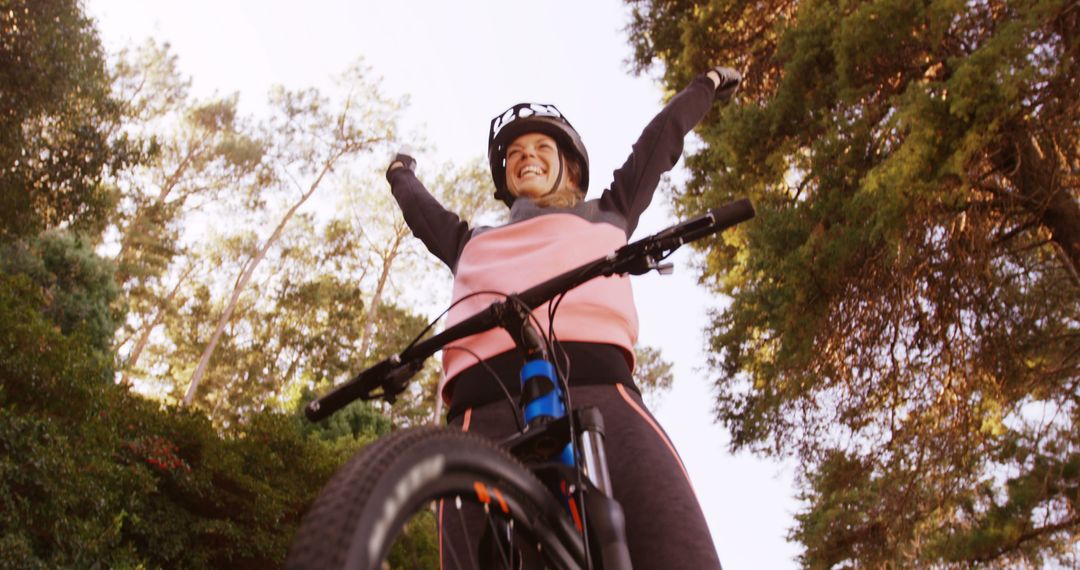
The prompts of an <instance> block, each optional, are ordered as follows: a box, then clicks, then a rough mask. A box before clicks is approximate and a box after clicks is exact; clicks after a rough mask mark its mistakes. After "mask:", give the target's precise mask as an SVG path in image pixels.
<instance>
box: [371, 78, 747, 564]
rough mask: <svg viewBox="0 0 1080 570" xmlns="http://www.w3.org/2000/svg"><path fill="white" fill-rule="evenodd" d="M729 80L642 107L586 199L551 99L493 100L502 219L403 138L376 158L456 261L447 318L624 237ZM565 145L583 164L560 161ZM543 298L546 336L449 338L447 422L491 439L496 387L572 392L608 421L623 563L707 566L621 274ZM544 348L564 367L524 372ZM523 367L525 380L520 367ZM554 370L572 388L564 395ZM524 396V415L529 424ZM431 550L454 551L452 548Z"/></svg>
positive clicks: (688, 489)
mask: <svg viewBox="0 0 1080 570" xmlns="http://www.w3.org/2000/svg"><path fill="white" fill-rule="evenodd" d="M740 80H741V76H740V75H739V74H738V72H736V71H734V70H732V69H728V68H720V67H718V68H715V69H713V70H710V71H708V72H707V73H704V74H702V75H701V76H699V77H698V78H696V79H695V80H694V81H693V82H691V83H690V85H688V86H687V87H686V88H685V89H683V90H682V91H681V92H680V93H679V94H678V95H676V96H675V97H674V98H673V99H672V100H671V102H669V103H668V105H667V106H666V107H664V109H663V110H662V111H660V113H658V114H657V115H656V116H655V117H654V118H653V119H652V121H650V122H649V124H648V125H647V126H646V127H645V129H644V130H643V131H642V132H641V134H640V136H639V137H638V139H637V142H636V143H635V144H634V145H633V151H632V152H631V154H630V156H629V157H628V158H627V159H626V161H625V163H624V164H623V166H622V167H620V168H619V169H618V170H616V171H615V173H614V174H613V179H612V181H611V182H610V185H609V186H608V187H607V188H606V189H605V190H603V191H602V192H601V193H600V197H599V198H598V199H596V200H589V201H584V199H583V198H584V194H585V191H587V189H588V187H587V184H588V165H589V163H588V154H587V153H586V151H585V147H584V144H582V142H581V137H580V136H579V135H578V134H577V131H576V130H575V129H574V128H573V127H572V126H571V125H570V122H569V121H567V120H566V118H565V117H563V116H562V114H561V113H560V112H559V111H558V110H557V109H555V107H554V106H551V105H537V104H530V103H520V104H518V105H514V106H513V107H511V108H510V109H508V110H507V111H506V112H504V113H501V114H499V115H497V116H496V117H495V118H494V119H492V121H491V130H490V131H489V139H488V141H489V142H488V159H489V161H490V164H491V177H492V182H493V183H494V184H495V187H496V188H497V191H496V193H495V196H496V197H497V198H499V199H501V200H503V201H504V202H505V203H506V204H507V206H509V207H510V223H508V224H505V225H502V226H497V227H483V226H481V227H470V225H469V224H468V223H467V222H465V221H463V220H462V219H461V218H460V217H459V216H458V215H457V214H455V213H453V212H451V211H449V210H447V209H446V208H444V207H443V206H442V205H441V204H439V203H438V202H437V201H436V200H435V199H434V197H433V196H432V195H431V194H430V193H429V192H428V191H427V189H426V188H425V187H424V185H423V183H421V182H420V180H419V179H418V178H417V176H416V173H415V172H414V169H415V167H416V160H415V159H413V158H412V157H411V156H409V155H407V154H405V153H399V154H398V155H397V156H396V157H395V158H394V159H393V160H392V161H391V164H390V168H389V169H388V170H387V173H386V178H387V181H388V182H390V186H391V192H392V193H393V195H394V198H395V200H397V203H398V205H399V206H400V207H401V210H402V213H403V215H404V217H405V221H406V222H407V223H408V224H409V227H410V229H412V231H413V234H414V235H415V236H416V237H417V238H419V239H420V240H421V241H423V242H424V244H425V245H426V246H427V248H428V249H429V250H430V251H431V252H432V253H433V254H435V255H436V256H437V257H438V258H439V259H440V260H442V261H443V262H444V263H446V265H447V267H448V268H450V270H451V271H452V272H453V274H454V300H455V302H454V303H453V304H452V305H451V308H450V310H449V314H448V316H447V323H446V326H447V328H448V329H449V328H450V327H452V326H454V325H455V324H458V323H461V322H463V321H465V320H466V319H468V318H469V317H471V316H472V315H474V314H476V313H477V312H479V311H480V310H482V309H484V308H486V306H487V305H488V304H490V303H491V302H493V301H496V300H501V299H502V298H503V297H506V296H507V295H510V294H513V293H515V292H519V291H524V290H526V289H528V288H530V287H533V286H535V285H537V284H538V283H542V282H544V281H547V280H548V279H551V278H553V277H555V276H556V275H560V274H563V273H565V272H567V271H571V270H573V269H574V267H576V266H578V265H580V264H582V263H585V262H587V261H590V260H592V259H596V258H601V257H603V256H605V255H608V254H610V253H611V252H612V251H614V250H616V249H617V248H619V247H621V246H624V245H626V244H627V241H628V239H629V237H630V235H631V234H632V233H633V232H634V229H635V228H636V227H637V225H638V222H639V219H640V217H641V214H642V213H643V212H644V211H645V210H646V208H647V207H648V206H649V203H650V202H651V201H652V197H653V193H654V192H655V190H656V187H657V184H658V183H659V182H660V177H661V176H662V175H663V173H665V172H667V171H668V170H670V169H671V168H672V167H674V166H675V163H676V161H677V160H678V158H679V156H680V155H681V152H682V146H683V140H684V138H685V137H686V135H687V134H688V133H689V131H690V130H691V129H692V128H693V127H694V126H695V125H696V124H697V123H698V122H700V121H701V120H702V118H704V116H705V113H706V112H708V111H709V109H710V108H711V107H712V104H713V102H714V101H717V100H719V101H722V102H727V101H729V100H730V98H731V96H732V94H733V93H734V91H735V89H736V88H737V87H738V85H739V81H740ZM571 161H573V162H575V163H576V164H577V167H578V168H580V172H579V173H577V172H575V173H570V172H569V169H568V168H567V166H566V165H567V164H568V163H570V162H571ZM564 199H565V201H564ZM553 202H558V203H557V204H553ZM554 205H558V206H559V207H552V206H554ZM553 305H554V307H551V306H548V305H543V306H541V307H539V308H537V309H536V310H535V311H534V312H533V314H534V315H535V317H536V318H535V321H536V323H535V324H536V326H537V328H538V329H540V331H539V333H540V335H542V336H543V337H544V339H550V348H549V349H546V350H545V349H540V348H535V349H529V350H524V349H523V350H516V349H515V348H516V347H515V344H514V342H513V340H512V338H511V337H510V335H507V334H506V333H505V331H502V330H489V331H486V332H482V333H479V334H474V335H471V336H468V337H465V338H462V339H461V340H460V341H455V342H453V343H451V344H449V345H447V346H446V349H444V351H443V373H444V380H443V381H442V382H441V383H440V386H439V392H440V394H441V395H442V397H443V400H444V401H445V402H446V403H447V404H448V405H449V407H450V410H449V413H448V415H447V422H448V423H449V424H450V425H452V426H455V427H458V428H460V429H461V430H462V431H468V432H471V433H479V434H481V435H483V436H485V437H488V438H490V439H492V440H494V441H503V440H505V439H506V438H507V437H508V436H510V435H512V434H514V433H515V432H516V430H517V429H518V426H520V425H522V422H521V421H519V420H518V419H517V418H516V417H514V416H510V415H508V414H507V413H506V405H505V401H503V400H502V395H503V394H508V395H516V394H519V393H520V394H521V397H522V398H523V399H526V400H527V401H534V402H535V401H538V400H529V398H537V399H538V398H540V397H547V395H549V394H554V398H556V399H557V400H558V401H559V402H560V404H559V405H566V406H567V407H569V404H568V403H566V404H563V402H569V401H570V398H571V395H572V399H573V401H574V402H576V403H577V404H578V405H581V404H583V403H584V404H586V405H589V406H594V407H595V408H596V409H597V410H599V411H600V413H601V414H602V415H603V417H604V424H605V425H606V429H605V432H606V444H605V445H606V448H607V460H608V463H607V465H608V466H609V467H610V474H611V484H612V486H611V488H612V494H613V496H614V498H615V499H616V500H617V501H618V503H619V504H620V505H621V506H622V510H623V512H624V513H625V515H626V519H625V520H626V526H625V528H626V543H627V546H628V548H629V557H630V559H631V560H632V561H633V566H634V567H635V568H642V569H649V568H701V569H707V568H719V567H720V563H719V560H718V557H717V554H716V549H715V546H714V544H713V541H712V539H711V536H710V534H709V529H708V526H707V524H706V522H705V517H704V513H703V512H702V510H701V507H700V505H699V503H698V499H697V497H696V495H695V492H694V489H693V486H692V484H691V482H690V478H689V475H688V473H687V471H686V468H685V466H684V465H683V463H682V459H681V458H680V457H679V455H678V453H676V451H675V447H674V445H673V444H672V443H671V441H670V440H669V439H668V436H667V434H666V433H665V432H664V431H663V430H662V429H661V428H660V427H659V424H658V423H657V422H656V420H655V419H654V418H653V416H652V414H651V412H649V411H648V409H647V408H646V406H645V404H644V403H643V402H642V400H641V395H640V391H639V389H638V386H637V384H636V382H635V380H634V368H635V364H636V363H635V357H634V346H635V344H636V341H637V336H638V318H637V310H636V307H635V303H634V299H633V294H632V292H631V290H630V281H629V278H628V276H626V275H621V276H611V277H609V278H607V279H603V280H597V281H592V282H589V283H586V284H584V285H581V286H580V287H577V288H575V289H573V290H571V291H570V292H568V293H567V294H566V295H565V296H563V297H560V298H559V300H558V301H557V302H555V303H553ZM556 308H557V309H558V315H557V318H556V313H555V311H556ZM447 349H456V350H447ZM549 355H550V357H551V358H553V359H555V360H556V361H558V362H559V364H560V366H561V367H562V369H563V370H565V372H563V373H562V374H560V375H559V379H560V382H559V383H555V382H554V380H555V379H554V378H550V379H549V381H548V384H543V383H534V380H535V377H532V378H530V379H529V380H528V381H527V382H526V381H525V378H527V376H526V373H525V370H526V368H522V367H523V365H524V366H526V367H527V366H529V365H533V364H535V363H537V362H542V363H544V364H548V365H550V363H549V362H548V361H547V358H548V356H549ZM477 361H479V362H477ZM526 361H528V365H526ZM492 372H494V374H492ZM519 372H520V376H521V378H522V382H524V384H520V383H519V382H518V377H519ZM499 383H502V384H503V386H501V387H499ZM560 386H563V387H565V388H566V390H567V391H568V394H567V395H566V398H565V399H564V398H563V388H562V387H560ZM500 388H501V389H502V392H500ZM530 406H531V404H530ZM530 409H531V408H530V407H526V413H525V416H526V417H525V418H524V421H525V422H528V423H529V424H530V425H535V424H533V418H532V417H529V410H530ZM567 461H568V462H570V463H572V462H573V460H572V458H571V459H569V460H567ZM657 482H663V484H660V485H657ZM440 515H441V511H440ZM619 518H621V516H620V517H619ZM439 520H440V521H441V520H442V518H441V517H440V519H439ZM471 528H472V523H471V522H466V521H465V520H461V521H460V522H459V521H458V519H456V518H454V517H448V520H447V521H446V524H445V527H443V526H440V529H439V532H440V534H439V536H440V542H439V544H440V547H441V548H443V549H444V552H445V551H446V550H445V546H444V545H450V546H451V547H454V546H457V547H460V546H461V545H465V546H466V547H467V548H466V549H467V550H469V551H472V550H475V546H476V545H474V544H471V542H470V540H469V539H468V537H469V536H478V535H479V533H477V532H472V531H471V530H470V529H471ZM675 529H678V530H677V531H676V530H675ZM451 551H452V548H451ZM443 563H444V565H448V566H446V567H451V566H449V565H451V561H450V560H447V559H444V560H443ZM454 564H455V565H454V566H452V567H457V566H456V561H455V562H454Z"/></svg>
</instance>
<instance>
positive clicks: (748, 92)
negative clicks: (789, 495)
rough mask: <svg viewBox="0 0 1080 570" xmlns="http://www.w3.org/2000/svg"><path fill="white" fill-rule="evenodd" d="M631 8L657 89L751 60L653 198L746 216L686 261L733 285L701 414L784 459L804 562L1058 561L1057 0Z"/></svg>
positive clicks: (1062, 27) (742, 441) (1061, 414)
mask: <svg viewBox="0 0 1080 570" xmlns="http://www.w3.org/2000/svg"><path fill="white" fill-rule="evenodd" d="M628 4H630V5H631V6H632V7H633V11H634V20H633V22H632V23H631V26H630V33H631V41H632V43H633V44H634V47H635V53H636V65H637V66H638V68H639V69H646V68H648V67H649V66H651V65H652V64H654V63H656V62H657V61H659V63H661V64H662V65H663V67H664V69H663V71H664V80H665V84H666V85H667V86H668V88H669V89H672V90H674V89H676V88H679V87H681V85H682V84H684V83H685V81H686V80H688V79H689V78H690V77H692V76H694V75H696V74H699V73H701V72H702V71H703V70H705V69H708V68H709V67H710V66H712V65H716V64H718V63H722V64H728V65H734V66H736V67H738V68H739V69H741V70H742V71H743V72H744V76H745V77H746V81H745V83H744V89H743V91H742V95H741V96H740V98H739V101H737V104H736V105H733V106H731V107H728V108H726V109H723V110H721V111H718V112H714V113H713V114H712V115H710V116H709V117H707V119H706V122H705V124H704V125H703V126H702V128H701V130H700V132H701V135H702V137H703V139H704V141H705V142H706V147H705V148H704V149H703V150H702V151H701V152H699V153H697V154H695V155H694V156H691V157H689V159H688V161H687V164H688V166H689V167H690V169H691V172H692V178H691V180H690V182H689V183H688V185H687V187H686V188H685V189H680V190H677V191H676V194H675V195H674V196H673V201H674V202H675V207H676V210H677V211H679V212H683V213H687V214H689V213H696V212H699V211H701V210H703V209H705V208H708V207H715V206H716V205H719V204H722V203H725V202H727V201H730V200H731V199H734V198H737V197H742V196H745V195H749V196H750V197H751V198H752V199H753V200H754V202H755V206H756V207H757V210H758V213H759V215H758V217H757V218H756V219H755V220H754V221H753V222H751V223H749V224H746V225H745V226H743V227H740V228H738V229H737V230H735V231H733V232H729V233H728V234H727V235H724V236H721V237H719V238H717V239H716V240H714V241H713V242H712V243H711V244H709V245H708V247H707V253H706V257H705V266H704V274H703V277H702V279H703V281H704V282H705V283H706V284H707V285H709V286H711V287H713V288H714V290H715V291H716V292H717V293H720V294H725V295H729V296H731V298H732V304H731V306H730V308H729V309H727V310H725V311H723V312H719V313H717V314H715V315H714V320H713V326H712V328H711V334H712V338H711V346H712V348H713V354H714V359H713V364H714V368H715V370H716V371H717V375H718V378H717V387H718V394H719V399H718V405H717V410H718V417H719V419H720V421H722V422H723V423H724V424H726V425H727V426H728V427H729V428H731V430H732V432H733V436H734V445H735V446H736V447H746V448H751V449H755V450H758V451H761V452H764V453H780V454H790V455H796V456H798V457H799V458H800V459H801V460H802V461H803V464H804V467H805V470H806V473H805V476H804V487H805V491H806V494H805V496H804V499H805V500H806V502H807V505H808V510H807V511H805V512H804V513H803V514H802V515H800V518H799V522H798V527H797V528H796V530H795V531H794V532H793V534H792V536H793V538H795V539H796V540H799V541H800V542H802V543H803V545H804V546H805V547H806V553H805V555H804V558H803V562H804V563H805V564H806V565H807V566H813V567H830V566H844V565H850V566H870V567H878V566H913V565H914V566H925V565H932V564H957V565H963V564H966V563H972V562H981V563H989V564H991V565H998V566H1014V565H1031V566H1038V565H1040V564H1042V563H1044V562H1045V561H1046V560H1048V559H1050V558H1054V557H1060V558H1061V559H1062V560H1069V559H1070V558H1069V557H1070V556H1073V557H1075V556H1076V554H1077V553H1076V552H1075V541H1076V536H1077V532H1078V531H1080V515H1078V512H1080V511H1078V510H1077V508H1076V505H1075V501H1072V500H1070V499H1069V498H1068V497H1069V496H1070V495H1069V493H1070V492H1071V491H1065V490H1064V489H1072V488H1074V487H1073V485H1074V483H1073V482H1072V481H1073V479H1072V477H1073V476H1072V475H1071V474H1070V473H1071V471H1070V469H1071V468H1070V467H1068V466H1070V465H1072V461H1073V459H1072V458H1071V457H1072V456H1071V455H1070V453H1071V452H1069V451H1068V449H1069V448H1070V447H1069V446H1070V445H1072V446H1073V447H1072V449H1073V450H1075V443H1070V442H1073V439H1071V438H1072V436H1071V435H1069V434H1072V433H1074V432H1076V431H1078V425H1077V423H1076V419H1077V417H1076V415H1075V410H1076V408H1077V406H1078V405H1080V401H1078V396H1077V394H1078V379H1080V350H1077V348H1078V346H1080V345H1078V342H1077V339H1078V338H1080V295H1078V292H1080V273H1078V269H1080V230H1078V229H1077V228H1080V203H1078V198H1077V197H1078V188H1080V178H1078V177H1077V172H1078V167H1077V165H1078V164H1080V119H1078V110H1080V89H1077V85H1076V78H1077V77H1078V76H1080V74H1078V71H1080V69H1078V63H1077V61H1080V59H1078V57H1077V56H1078V55H1080V42H1078V41H1077V37H1080V34H1078V33H1077V31H1078V30H1080V14H1078V13H1077V10H1076V9H1075V6H1074V5H1073V3H1070V2H1065V1H1056V0H1029V1H1022V2H1005V1H996V0H992V1H988V2H959V1H956V0H925V1H920V2H905V1H900V0H873V1H866V2H846V1H842V0H841V1H836V0H813V1H810V2H792V1H790V0H774V1H769V2H753V3H750V2H739V1H732V0H711V1H709V0H702V1H693V2H660V1H651V0H631V1H629V2H628ZM1040 418H1045V419H1040ZM1049 466H1055V467H1053V468H1051V467H1049ZM856 467H857V469H856ZM841 476H842V477H841ZM1021 489H1023V490H1024V492H1023V493H1019V494H1017V493H1016V492H1015V491H1017V490H1021ZM1003 497H1004V498H1003ZM1073 559H1075V558H1073Z"/></svg>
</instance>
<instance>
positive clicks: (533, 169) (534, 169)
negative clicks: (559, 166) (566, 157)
mask: <svg viewBox="0 0 1080 570" xmlns="http://www.w3.org/2000/svg"><path fill="white" fill-rule="evenodd" d="M526 174H537V175H542V174H544V170H543V169H542V168H540V167H539V166H531V165H530V166H526V167H525V168H522V169H521V170H520V171H519V172H518V176H525V175H526Z"/></svg>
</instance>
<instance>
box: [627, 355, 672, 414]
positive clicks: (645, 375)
mask: <svg viewBox="0 0 1080 570" xmlns="http://www.w3.org/2000/svg"><path fill="white" fill-rule="evenodd" d="M634 356H635V357H636V359H637V365H636V366H635V367H634V370H635V371H634V380H635V381H636V382H637V385H638V388H640V389H641V393H642V395H643V396H644V398H645V400H646V402H648V403H649V405H650V407H652V406H655V405H656V404H657V403H658V402H659V400H660V397H661V396H662V395H663V394H664V392H667V391H668V390H670V389H671V383H672V382H673V381H674V379H675V375H674V374H673V373H672V371H671V368H672V364H671V363H670V362H668V361H666V360H664V357H663V355H662V354H661V353H660V349H658V348H654V347H651V346H644V345H638V346H635V347H634Z"/></svg>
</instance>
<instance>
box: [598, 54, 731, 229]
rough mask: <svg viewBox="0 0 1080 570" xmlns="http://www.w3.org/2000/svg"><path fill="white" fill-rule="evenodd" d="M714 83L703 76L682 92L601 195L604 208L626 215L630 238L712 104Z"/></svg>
mask: <svg viewBox="0 0 1080 570" xmlns="http://www.w3.org/2000/svg"><path fill="white" fill-rule="evenodd" d="M714 95H715V91H714V88H713V82H712V80H710V79H709V78H708V77H706V76H704V75H702V76H700V77H698V78H697V79H695V80H694V81H693V82H691V83H690V85H688V86H687V87H686V89H683V90H682V91H680V92H679V93H678V94H677V95H675V97H673V98H672V99H671V101H670V102H668V104H667V105H666V106H665V107H664V109H663V110H662V111H660V113H659V114H657V115H656V116H655V117H653V120H652V121H650V122H649V124H648V125H647V126H646V127H645V130H644V131H642V133H641V136H640V137H638V140H637V142H635V143H634V146H633V150H632V151H631V152H630V156H629V157H627V159H626V162H625V163H623V165H622V166H621V167H620V168H619V169H618V170H616V171H615V175H614V180H613V181H612V183H611V188H610V189H609V190H605V191H604V193H603V194H602V195H601V197H600V207H601V208H604V209H608V210H614V211H616V212H618V213H620V214H622V216H623V217H624V218H626V222H627V228H626V235H627V237H629V236H630V234H632V233H634V229H635V228H636V227H637V224H638V220H639V218H640V217H641V214H642V212H644V211H645V209H646V208H648V207H649V203H650V202H652V198H653V193H655V192H656V186H657V185H658V184H659V183H660V177H661V176H662V175H663V174H664V173H665V172H667V171H668V170H671V168H672V167H674V166H675V163H676V162H678V161H679V156H681V155H682V150H683V140H684V139H685V138H686V135H687V134H688V133H689V132H690V130H691V129H693V128H694V127H695V126H696V125H697V124H698V123H699V122H701V120H702V119H703V118H704V117H705V113H706V112H708V110H709V108H710V107H711V106H712V102H713V96H714Z"/></svg>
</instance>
